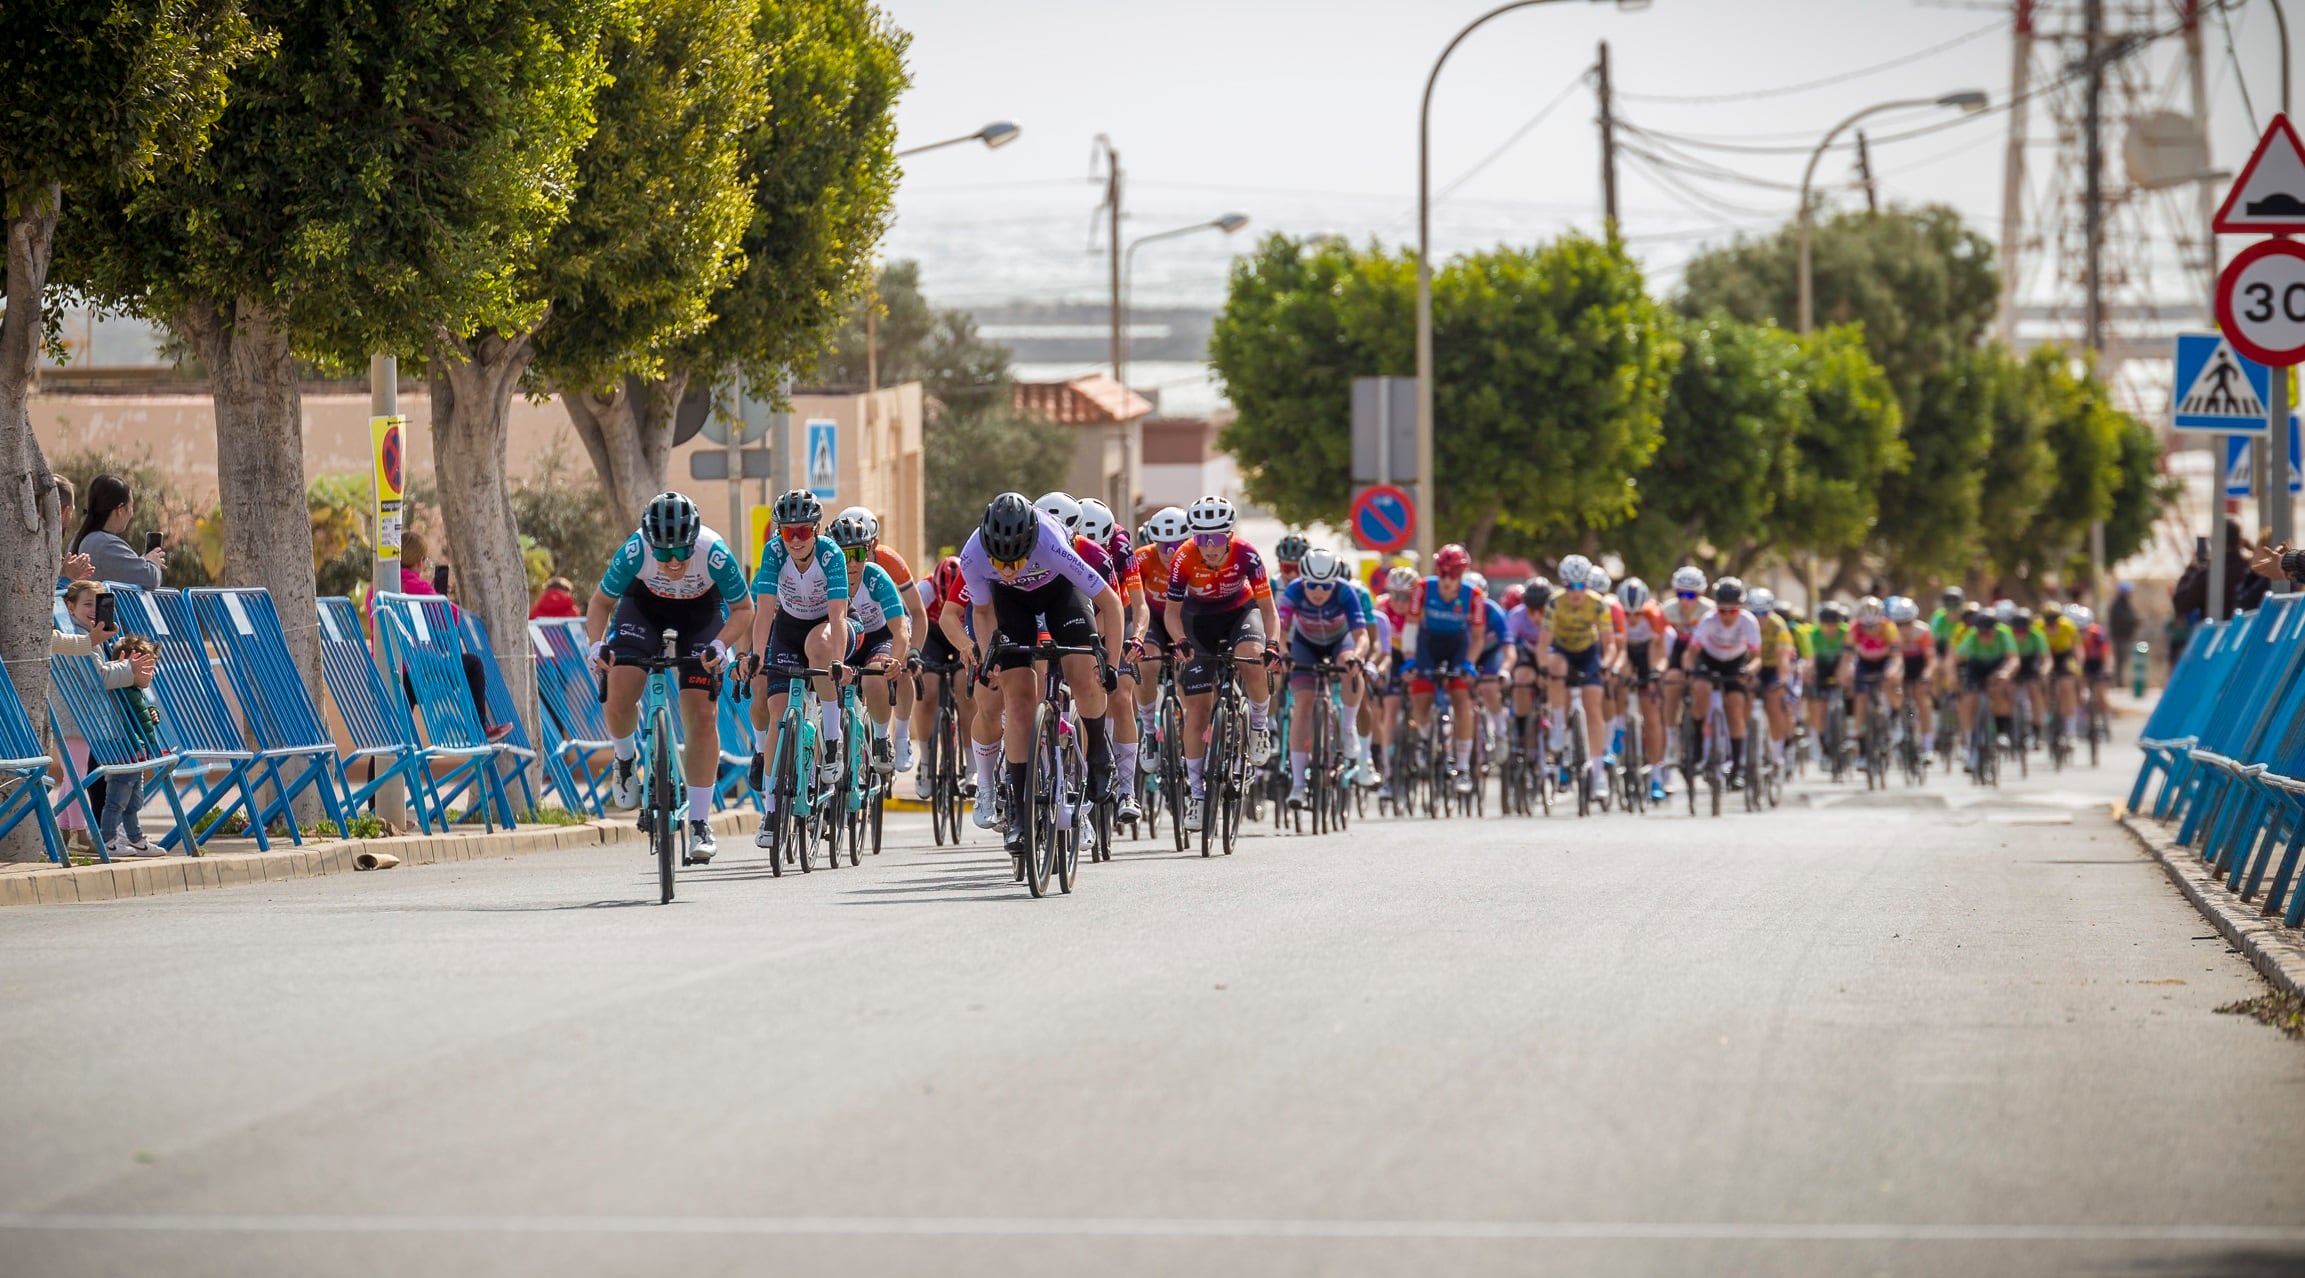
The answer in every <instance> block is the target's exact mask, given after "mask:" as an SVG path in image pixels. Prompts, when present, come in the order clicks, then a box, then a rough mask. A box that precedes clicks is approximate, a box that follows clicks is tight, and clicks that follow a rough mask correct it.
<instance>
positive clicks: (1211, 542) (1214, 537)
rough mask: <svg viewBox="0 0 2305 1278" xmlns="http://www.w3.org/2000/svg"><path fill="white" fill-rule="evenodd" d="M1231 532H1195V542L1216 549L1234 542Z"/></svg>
mask: <svg viewBox="0 0 2305 1278" xmlns="http://www.w3.org/2000/svg"><path fill="white" fill-rule="evenodd" d="M1232 540H1233V535H1232V534H1231V533H1194V534H1193V544H1195V545H1198V546H1204V547H1207V548H1208V549H1211V550H1215V549H1218V548H1220V547H1224V546H1229V545H1231V544H1232Z"/></svg>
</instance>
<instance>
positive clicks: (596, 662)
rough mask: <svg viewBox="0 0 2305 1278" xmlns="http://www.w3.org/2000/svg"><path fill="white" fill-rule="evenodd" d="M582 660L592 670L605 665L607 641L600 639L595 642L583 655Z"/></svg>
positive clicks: (606, 661) (606, 660)
mask: <svg viewBox="0 0 2305 1278" xmlns="http://www.w3.org/2000/svg"><path fill="white" fill-rule="evenodd" d="M584 659H585V661H586V662H587V663H588V664H590V665H591V666H592V668H593V669H594V670H598V669H600V668H601V667H602V666H604V665H606V664H607V663H608V640H606V639H601V640H597V641H595V642H594V643H593V645H592V647H591V648H590V649H589V650H588V651H586V653H585V654H584Z"/></svg>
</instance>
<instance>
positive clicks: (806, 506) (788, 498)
mask: <svg viewBox="0 0 2305 1278" xmlns="http://www.w3.org/2000/svg"><path fill="white" fill-rule="evenodd" d="M769 517H770V518H771V519H774V520H775V521H776V525H777V527H779V528H782V527H783V526H784V525H786V524H813V523H816V522H818V521H820V520H822V519H823V518H824V503H823V502H821V501H818V500H817V499H816V494H815V493H812V492H810V491H808V490H807V489H806V488H795V489H793V490H792V491H791V492H789V493H786V494H785V495H783V496H782V497H779V498H777V499H776V505H775V506H773V507H771V508H770V509H769Z"/></svg>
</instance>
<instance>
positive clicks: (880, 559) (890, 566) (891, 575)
mask: <svg viewBox="0 0 2305 1278" xmlns="http://www.w3.org/2000/svg"><path fill="white" fill-rule="evenodd" d="M872 561H873V562H874V563H876V564H879V565H880V570H881V571H882V572H885V573H887V574H888V579H889V582H890V584H892V585H894V586H895V587H896V588H897V589H898V590H902V589H904V588H905V587H906V586H909V585H911V584H912V565H910V564H908V563H906V562H905V561H904V556H903V555H900V554H898V553H896V552H895V551H893V550H890V549H889V548H888V547H887V546H885V545H882V544H880V543H878V542H875V543H873V547H872Z"/></svg>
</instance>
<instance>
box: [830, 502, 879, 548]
mask: <svg viewBox="0 0 2305 1278" xmlns="http://www.w3.org/2000/svg"><path fill="white" fill-rule="evenodd" d="M843 519H861V520H863V521H864V527H865V536H866V538H867V539H868V540H871V541H879V540H880V517H879V516H878V515H875V514H873V513H872V512H871V511H869V510H866V509H865V508H864V507H862V506H851V507H849V508H848V509H847V510H844V511H842V512H840V513H839V514H837V515H834V516H833V517H832V520H833V522H834V523H839V522H840V521H841V520H843Z"/></svg>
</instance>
